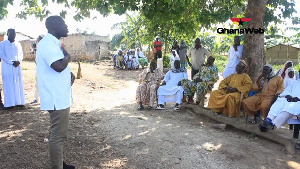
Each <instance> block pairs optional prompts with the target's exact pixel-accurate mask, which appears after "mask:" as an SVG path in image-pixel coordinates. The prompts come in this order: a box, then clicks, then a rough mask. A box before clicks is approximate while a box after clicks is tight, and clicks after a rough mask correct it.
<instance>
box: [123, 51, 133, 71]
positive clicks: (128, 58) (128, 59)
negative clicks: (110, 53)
mask: <svg viewBox="0 0 300 169" xmlns="http://www.w3.org/2000/svg"><path fill="white" fill-rule="evenodd" d="M131 58H132V56H131V55H130V51H129V50H128V51H127V52H126V55H124V64H125V67H126V69H131V67H132V66H131V65H132V60H131Z"/></svg>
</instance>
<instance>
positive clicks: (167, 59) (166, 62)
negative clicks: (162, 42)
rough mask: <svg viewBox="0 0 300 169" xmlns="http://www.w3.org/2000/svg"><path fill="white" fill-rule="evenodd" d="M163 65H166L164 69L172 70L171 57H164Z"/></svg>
mask: <svg viewBox="0 0 300 169" xmlns="http://www.w3.org/2000/svg"><path fill="white" fill-rule="evenodd" d="M163 64H164V68H170V67H171V66H170V64H171V63H170V56H167V55H164V56H163Z"/></svg>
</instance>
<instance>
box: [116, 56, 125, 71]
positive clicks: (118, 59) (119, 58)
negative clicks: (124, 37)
mask: <svg viewBox="0 0 300 169" xmlns="http://www.w3.org/2000/svg"><path fill="white" fill-rule="evenodd" d="M124 66H125V62H124V56H123V52H119V53H118V55H117V56H116V67H117V68H119V69H123V68H124Z"/></svg>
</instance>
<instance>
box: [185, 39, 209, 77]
mask: <svg viewBox="0 0 300 169" xmlns="http://www.w3.org/2000/svg"><path fill="white" fill-rule="evenodd" d="M190 56H191V58H192V63H191V62H190V61H189V58H188V57H190ZM208 56H209V52H208V50H207V49H205V48H204V47H202V46H201V41H200V39H199V38H197V39H196V40H195V47H193V48H191V49H190V50H188V51H187V53H186V60H187V62H188V64H189V65H190V66H191V67H192V71H191V76H192V79H193V77H194V76H195V74H197V73H198V72H199V70H200V69H201V67H202V65H203V64H204V61H205V58H208Z"/></svg>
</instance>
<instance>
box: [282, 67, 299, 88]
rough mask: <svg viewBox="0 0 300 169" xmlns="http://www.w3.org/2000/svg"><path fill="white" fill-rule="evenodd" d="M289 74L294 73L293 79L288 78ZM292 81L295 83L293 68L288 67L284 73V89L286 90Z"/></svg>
mask: <svg viewBox="0 0 300 169" xmlns="http://www.w3.org/2000/svg"><path fill="white" fill-rule="evenodd" d="M289 72H294V77H292V78H290V77H289ZM294 81H296V75H295V69H294V68H293V67H289V68H287V69H286V71H285V77H284V87H285V88H287V87H288V86H289V85H290V84H291V83H293V82H294Z"/></svg>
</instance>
